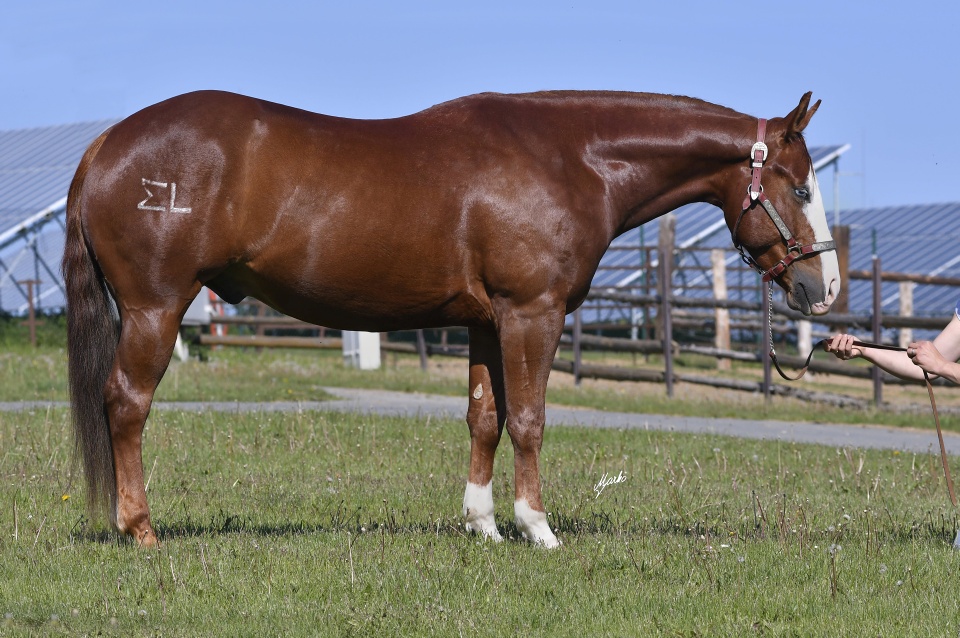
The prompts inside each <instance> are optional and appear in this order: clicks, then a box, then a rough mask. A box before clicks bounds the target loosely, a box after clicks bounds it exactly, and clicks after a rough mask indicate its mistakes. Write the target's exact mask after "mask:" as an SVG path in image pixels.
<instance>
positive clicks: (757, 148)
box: [750, 142, 770, 168]
mask: <svg viewBox="0 0 960 638" xmlns="http://www.w3.org/2000/svg"><path fill="white" fill-rule="evenodd" d="M758 152H759V153H760V154H761V156H760V159H759V160H758V159H757V153H758ZM769 153H770V150H769V149H768V148H767V145H766V144H764V143H763V142H757V143H755V144H754V145H753V148H751V149H750V157H751V158H753V167H754V168H762V167H763V163H764V162H765V161H767V155H769Z"/></svg>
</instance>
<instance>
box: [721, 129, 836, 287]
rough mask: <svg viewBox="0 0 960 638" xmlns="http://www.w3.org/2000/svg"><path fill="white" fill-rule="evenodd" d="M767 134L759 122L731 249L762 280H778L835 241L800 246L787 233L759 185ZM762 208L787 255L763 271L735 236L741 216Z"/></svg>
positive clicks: (790, 234) (833, 248)
mask: <svg viewBox="0 0 960 638" xmlns="http://www.w3.org/2000/svg"><path fill="white" fill-rule="evenodd" d="M766 132H767V121H766V120H765V119H760V120H758V122H757V142H756V144H754V145H753V148H751V149H750V158H751V160H752V165H751V166H752V171H751V177H750V184H749V185H748V186H747V196H746V198H745V199H744V200H743V207H742V208H741V210H740V216H739V217H737V223H736V225H734V227H733V246H734V248H736V249H737V251H739V252H740V258H741V259H742V260H743V262H744V263H745V264H747V265H748V266H750V267H752V268H755V269H756V270H757V272H758V273H760V277H761V278H762V279H763V281H770V280H772V279H774V278H775V277H779V276H780V275H781V274H783V271H785V270H786V269H787V267H788V266H789V265H790V264H792V263H793V262H794V261H796V260H798V259H801V258H803V257H807V256H809V255H816V254H817V253H822V252H825V251H828V250H836V248H837V243H836V242H835V241H832V240H831V241H818V242H814V243H812V244H807V245H803V244H800V243H799V242H797V240H796V238H795V237H794V236H793V233H791V232H790V229H789V228H787V225H786V223H784V221H783V218H782V217H780V214H779V213H777V209H776V207H775V206H774V205H773V202H771V201H770V200H769V199H768V198H767V196H766V195H765V194H764V192H763V185H762V184H761V183H760V174H761V172H762V171H763V162H764V161H766V159H767V155H768V153H769V149H768V148H767V145H766V144H765V143H764V142H763V140H764V138H765V137H766ZM758 202H759V203H760V205H761V206H762V207H763V210H765V211H766V212H767V215H768V216H769V217H770V220H771V221H772V222H773V225H774V226H776V227H777V231H778V232H779V233H780V236H781V237H782V238H783V241H784V242H785V243H786V245H787V254H786V256H784V258H783V259H781V260H780V261H779V262H777V263H776V264H775V265H774V266H773V267H772V268H770V269H769V270H763V269H762V268H761V267H760V264H758V263H757V262H756V260H754V258H753V257H751V256H750V255H748V254H747V252H746V251H745V250H744V248H743V244H741V243H740V239H739V238H738V237H737V231H738V230H740V222H741V221H743V216H744V215H745V214H746V213H747V212H749V211H750V210H751V209H753V207H754V206H756V205H757V203H758Z"/></svg>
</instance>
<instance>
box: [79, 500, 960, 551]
mask: <svg viewBox="0 0 960 638" xmlns="http://www.w3.org/2000/svg"><path fill="white" fill-rule="evenodd" d="M341 514H342V510H338V514H337V515H334V516H332V517H331V518H330V519H329V520H328V521H326V522H310V521H304V520H298V521H288V522H270V523H267V522H259V521H255V520H253V519H252V518H251V517H249V516H243V515H236V514H227V513H226V512H223V511H221V512H220V513H219V514H218V515H216V516H213V517H211V518H210V519H209V520H208V521H206V522H201V521H196V520H192V519H189V518H188V519H186V520H181V521H169V522H167V521H159V522H158V523H157V524H155V526H154V527H155V531H156V533H157V537H158V538H159V539H160V541H161V542H163V541H171V540H176V539H188V538H204V537H218V536H233V535H251V536H257V537H261V538H294V537H300V536H311V535H323V534H331V533H343V532H348V533H350V534H354V535H356V536H360V535H364V534H386V535H389V536H399V535H409V536H417V535H431V536H441V537H447V538H454V537H460V538H464V539H469V538H475V536H474V535H472V534H470V533H469V532H466V531H465V530H464V528H463V523H462V521H460V520H459V519H456V520H454V519H449V518H448V519H446V520H436V519H434V520H423V519H421V520H402V521H400V520H397V519H396V517H395V516H392V517H388V519H387V520H368V519H365V518H363V517H362V516H361V511H360V510H359V509H358V510H356V511H354V512H352V513H351V514H350V515H341ZM550 522H551V526H552V527H553V529H554V531H555V532H556V533H557V534H558V535H559V536H560V537H561V538H563V537H566V538H574V537H581V536H589V537H596V536H609V537H611V538H620V539H641V538H646V539H649V538H677V539H686V540H687V541H688V542H691V541H692V542H697V541H704V540H705V541H707V542H709V541H710V539H724V538H728V537H732V536H734V537H737V538H739V539H740V540H741V541H748V542H766V541H772V542H779V543H781V544H783V545H791V544H795V543H797V542H800V543H820V544H830V543H836V542H840V541H848V540H852V539H855V538H864V539H865V540H866V541H867V542H868V543H870V542H874V543H882V544H898V545H899V544H907V543H916V542H932V543H945V544H946V545H948V546H949V545H952V543H953V540H954V538H955V534H956V531H957V529H958V526H960V516H958V515H957V514H956V513H954V514H953V515H952V516H946V515H945V513H943V512H939V513H937V514H934V513H933V512H927V513H926V514H925V515H924V516H923V517H922V518H921V519H920V520H916V519H914V520H908V519H906V518H904V519H901V520H899V521H898V520H895V519H893V518H892V517H889V518H888V519H887V521H886V524H884V525H882V526H878V527H876V528H873V529H870V530H869V531H868V532H867V534H866V536H865V535H864V533H863V532H862V531H853V532H851V531H849V530H847V531H839V532H838V531H837V530H834V529H830V528H827V529H807V530H803V533H802V534H800V535H797V533H796V529H795V528H793V527H792V526H788V527H790V528H789V529H787V528H781V526H780V525H778V524H777V523H776V522H769V523H768V522H765V521H762V520H761V521H757V522H756V523H755V524H748V523H742V522H738V524H737V525H735V526H727V525H724V524H723V522H718V523H714V524H708V523H706V522H704V521H691V520H687V519H683V518H681V517H677V516H662V517H657V518H653V519H647V518H644V519H639V518H630V517H622V516H619V515H617V514H613V515H611V514H610V513H607V512H592V513H590V514H589V515H587V516H579V517H578V516H571V515H568V514H566V513H564V512H557V513H556V514H555V515H553V516H551V520H550ZM498 529H499V530H500V533H501V534H502V535H503V537H504V539H506V540H508V541H522V540H523V536H522V534H521V533H520V530H519V529H518V528H517V526H516V524H515V523H514V522H513V521H502V522H501V523H500V524H499V525H498ZM867 536H869V537H870V538H869V539H868V538H867ZM73 537H74V538H75V539H77V540H79V541H81V542H89V543H95V544H115V543H116V544H121V545H123V544H134V541H133V539H132V538H131V537H128V536H125V535H122V534H119V533H117V532H115V531H113V530H107V529H103V528H94V527H93V526H91V525H90V523H89V522H84V523H83V524H81V525H80V526H79V527H78V529H76V530H75V531H74V534H73ZM871 539H872V540H871Z"/></svg>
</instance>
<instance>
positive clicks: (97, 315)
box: [60, 129, 119, 519]
mask: <svg viewBox="0 0 960 638" xmlns="http://www.w3.org/2000/svg"><path fill="white" fill-rule="evenodd" d="M108 133H109V129H108V130H107V131H104V132H103V133H102V134H101V135H100V137H98V138H97V139H96V140H94V142H93V144H91V145H90V147H89V148H88V149H87V151H86V152H85V153H84V155H83V159H81V160H80V165H79V166H78V167H77V172H76V174H75V175H74V177H73V182H71V184H70V191H69V193H68V195H67V233H66V243H65V245H64V248H63V262H62V263H61V265H60V268H61V271H62V273H63V281H64V284H65V286H66V293H67V294H66V296H67V352H68V358H69V359H68V370H69V382H70V403H71V406H72V408H73V432H74V442H75V449H74V455H75V458H76V457H77V456H79V457H80V458H81V459H82V461H83V469H84V472H85V474H86V482H87V504H88V506H89V508H90V511H91V514H96V515H99V514H101V513H104V510H105V508H107V507H109V508H110V509H108V510H106V513H107V515H108V516H109V517H110V518H111V519H112V518H113V516H115V514H114V512H115V510H116V502H117V482H116V476H115V474H114V468H113V447H112V445H111V441H110V425H109V423H108V421H107V412H106V406H105V403H104V386H105V385H106V382H107V377H108V376H109V374H110V370H111V367H112V366H113V358H114V354H115V352H116V349H117V342H118V340H119V330H118V325H117V322H116V321H115V319H114V312H113V307H112V304H111V301H110V297H109V293H108V292H107V288H106V285H105V281H104V277H103V273H102V272H101V270H100V267H99V265H98V264H97V262H96V257H95V256H94V254H93V251H92V248H91V247H90V246H89V244H88V243H87V240H86V238H85V236H84V232H83V223H82V220H81V210H80V200H81V194H82V191H83V182H84V180H85V179H86V176H87V170H88V169H89V168H90V165H91V164H92V163H93V158H94V156H96V154H97V151H99V150H100V147H101V145H102V144H103V141H104V140H105V139H106V138H107V134H108Z"/></svg>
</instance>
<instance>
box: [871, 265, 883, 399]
mask: <svg viewBox="0 0 960 638" xmlns="http://www.w3.org/2000/svg"><path fill="white" fill-rule="evenodd" d="M880 272H881V271H880V256H879V255H877V254H876V253H874V255H873V342H874V343H880V339H881V338H882V337H883V333H882V328H883V307H882V305H881V303H882V300H881V297H882V294H881V293H882V285H883V279H882V278H881V276H880ZM873 403H874V405H876V406H878V407H879V406H880V404H881V403H883V370H881V369H880V366H877V365H875V366H873Z"/></svg>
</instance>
